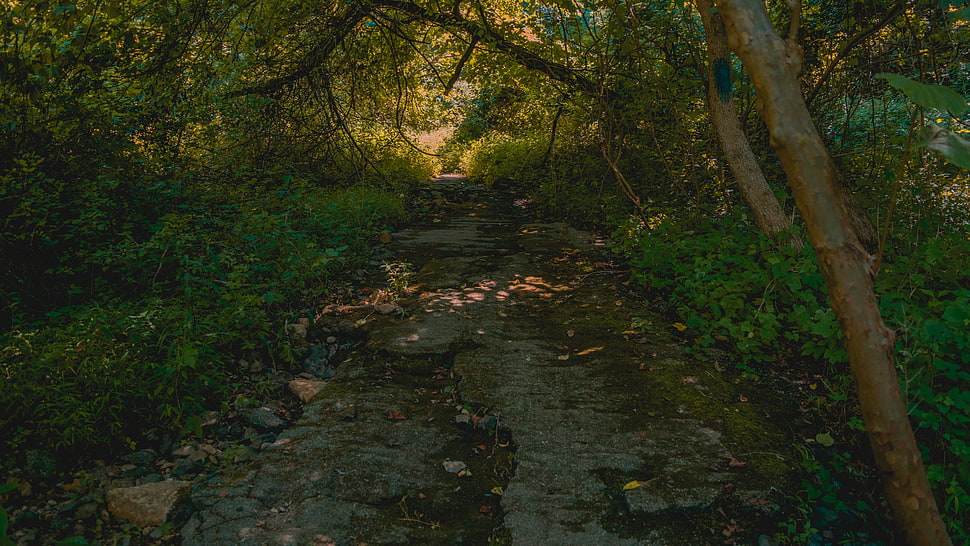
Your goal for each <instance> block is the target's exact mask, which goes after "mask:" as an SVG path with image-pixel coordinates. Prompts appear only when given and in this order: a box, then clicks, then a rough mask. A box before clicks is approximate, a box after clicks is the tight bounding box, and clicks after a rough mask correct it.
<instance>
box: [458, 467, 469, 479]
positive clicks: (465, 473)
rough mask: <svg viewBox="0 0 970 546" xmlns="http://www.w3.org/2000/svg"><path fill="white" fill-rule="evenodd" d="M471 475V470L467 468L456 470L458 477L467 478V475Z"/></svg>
mask: <svg viewBox="0 0 970 546" xmlns="http://www.w3.org/2000/svg"><path fill="white" fill-rule="evenodd" d="M471 475H472V471H471V470H468V469H467V468H466V469H464V470H461V471H459V472H458V477H459V478H467V477H468V476H471Z"/></svg>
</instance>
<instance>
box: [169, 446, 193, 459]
mask: <svg viewBox="0 0 970 546" xmlns="http://www.w3.org/2000/svg"><path fill="white" fill-rule="evenodd" d="M195 451H196V448H195V446H190V445H184V446H182V447H180V448H178V449H176V450H175V451H173V452H172V455H173V456H174V457H188V456H190V455H192V454H193V453H195Z"/></svg>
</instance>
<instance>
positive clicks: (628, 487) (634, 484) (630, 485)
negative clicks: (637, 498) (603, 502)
mask: <svg viewBox="0 0 970 546" xmlns="http://www.w3.org/2000/svg"><path fill="white" fill-rule="evenodd" d="M645 483H647V482H641V481H640V480H633V481H632V482H630V483H628V484H626V485H624V486H623V490H624V491H629V490H631V489H636V488H637V487H640V486H641V485H643V484H645Z"/></svg>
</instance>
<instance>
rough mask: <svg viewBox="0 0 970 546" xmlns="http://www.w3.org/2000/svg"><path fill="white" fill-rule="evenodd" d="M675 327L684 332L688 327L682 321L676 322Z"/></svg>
mask: <svg viewBox="0 0 970 546" xmlns="http://www.w3.org/2000/svg"><path fill="white" fill-rule="evenodd" d="M673 327H674V328H676V329H677V331H678V332H683V331H684V330H686V329H687V325H686V324H684V323H682V322H675V323H674V324H673Z"/></svg>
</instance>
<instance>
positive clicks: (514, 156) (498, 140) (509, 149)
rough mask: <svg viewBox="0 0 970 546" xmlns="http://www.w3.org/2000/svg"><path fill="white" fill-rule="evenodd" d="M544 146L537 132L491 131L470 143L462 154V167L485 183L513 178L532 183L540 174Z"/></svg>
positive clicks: (530, 185) (521, 182)
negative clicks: (513, 133)
mask: <svg viewBox="0 0 970 546" xmlns="http://www.w3.org/2000/svg"><path fill="white" fill-rule="evenodd" d="M544 150H545V147H544V146H543V144H542V142H541V141H540V139H539V136H538V135H533V134H525V135H522V134H519V135H514V136H513V135H508V134H505V133H498V132H491V133H488V134H487V135H486V136H484V137H482V138H480V139H478V140H476V141H474V142H472V143H471V145H470V146H469V147H468V149H467V150H466V151H465V153H464V154H463V155H462V161H461V170H462V171H463V172H464V173H465V174H467V175H468V176H469V177H470V178H473V179H475V180H479V181H481V182H482V183H484V184H489V185H491V184H494V183H496V182H499V181H503V182H506V183H507V182H509V181H512V182H513V183H518V184H519V185H525V186H526V187H534V185H535V183H536V181H537V180H538V179H540V178H541V177H542V176H543V172H542V170H541V168H542V157H543V151H544Z"/></svg>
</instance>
